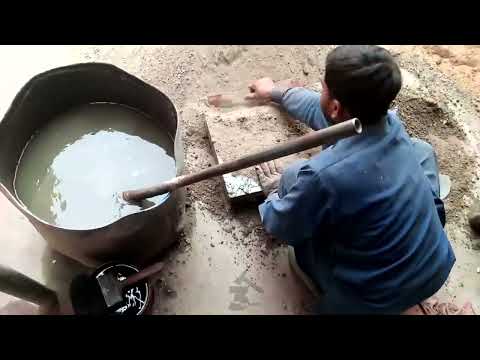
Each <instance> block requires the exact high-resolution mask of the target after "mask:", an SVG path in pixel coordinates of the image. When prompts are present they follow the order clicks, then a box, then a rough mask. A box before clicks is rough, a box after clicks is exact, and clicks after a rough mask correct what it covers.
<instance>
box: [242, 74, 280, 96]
mask: <svg viewBox="0 0 480 360" xmlns="http://www.w3.org/2000/svg"><path fill="white" fill-rule="evenodd" d="M274 86H275V84H274V82H273V80H272V79H270V78H267V77H265V78H262V79H259V80H257V81H255V82H254V83H253V84H251V85H250V86H249V87H248V88H249V89H250V92H251V94H250V95H247V96H246V97H245V98H246V99H247V100H259V101H271V100H272V90H273V87H274Z"/></svg>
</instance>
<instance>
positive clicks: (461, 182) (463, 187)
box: [395, 92, 475, 223]
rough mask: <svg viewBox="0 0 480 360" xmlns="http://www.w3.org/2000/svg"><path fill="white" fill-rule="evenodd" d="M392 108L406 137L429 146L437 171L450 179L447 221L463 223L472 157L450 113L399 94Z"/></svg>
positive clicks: (426, 100)
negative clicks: (432, 152) (436, 164)
mask: <svg viewBox="0 0 480 360" xmlns="http://www.w3.org/2000/svg"><path fill="white" fill-rule="evenodd" d="M395 106H397V107H398V112H399V115H400V117H401V119H402V120H403V121H404V123H405V127H406V129H407V132H408V133H409V134H410V136H412V137H417V138H420V139H422V140H425V141H427V142H428V143H430V144H432V145H433V147H434V149H435V151H436V154H437V158H438V163H439V168H440V172H441V173H443V174H446V175H449V176H450V178H451V180H452V189H451V192H450V195H449V196H448V198H447V199H446V201H445V205H446V211H447V217H448V221H454V222H456V223H463V222H465V216H464V210H465V208H466V201H465V197H466V196H469V195H470V193H471V191H472V187H473V184H474V180H475V173H474V168H475V158H474V157H473V155H472V153H471V151H470V150H469V149H468V148H467V147H466V146H465V145H464V141H465V132H464V131H463V130H462V128H461V127H460V126H459V124H458V123H457V121H456V119H455V118H454V114H453V113H452V112H450V111H448V110H447V109H446V106H445V105H443V104H441V103H439V102H436V101H435V100H434V99H432V98H428V97H421V96H419V95H418V94H415V93H414V92H402V93H401V94H399V96H398V98H397V99H396V101H395Z"/></svg>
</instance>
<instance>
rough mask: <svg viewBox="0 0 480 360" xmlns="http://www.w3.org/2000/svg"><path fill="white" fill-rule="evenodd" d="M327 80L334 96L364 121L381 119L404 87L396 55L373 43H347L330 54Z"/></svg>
mask: <svg viewBox="0 0 480 360" xmlns="http://www.w3.org/2000/svg"><path fill="white" fill-rule="evenodd" d="M325 82H326V84H327V86H328V89H329V91H330V94H331V96H332V97H333V98H334V99H337V100H338V101H339V102H340V103H341V104H342V106H344V107H345V108H346V109H347V110H348V112H349V113H350V114H351V115H352V116H353V117H358V118H359V119H360V121H362V122H363V123H364V124H368V123H374V122H377V121H379V120H380V119H381V118H382V117H383V116H384V115H385V114H386V113H387V110H388V108H389V107H390V104H391V103H392V101H393V100H394V99H395V97H396V96H397V94H398V92H399V91H400V88H401V87H402V76H401V73H400V69H399V67H398V65H397V63H396V62H395V60H394V59H393V56H392V55H391V54H390V53H389V52H388V51H387V50H385V49H383V48H381V47H379V46H373V45H343V46H339V47H337V48H335V49H334V50H333V51H331V52H330V53H329V54H328V56H327V63H326V69H325Z"/></svg>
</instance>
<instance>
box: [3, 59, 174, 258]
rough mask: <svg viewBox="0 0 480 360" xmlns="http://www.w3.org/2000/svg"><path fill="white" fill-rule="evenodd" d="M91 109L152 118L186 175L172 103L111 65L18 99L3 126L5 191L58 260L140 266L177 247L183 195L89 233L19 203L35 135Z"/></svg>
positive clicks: (75, 70) (37, 83)
mask: <svg viewBox="0 0 480 360" xmlns="http://www.w3.org/2000/svg"><path fill="white" fill-rule="evenodd" d="M92 102H112V103H118V104H123V105H127V106H130V107H132V108H135V109H138V110H140V111H142V112H144V113H145V114H147V115H149V117H150V118H151V119H152V121H155V122H156V123H157V125H158V126H159V127H162V128H163V129H164V130H165V131H166V132H168V133H169V134H170V135H171V136H172V138H174V139H175V159H176V164H177V174H181V173H182V170H183V146H182V143H181V136H180V131H179V129H178V127H179V121H178V118H177V111H176V110H175V107H174V105H173V104H172V102H171V101H170V100H169V99H168V98H167V97H166V96H165V95H164V94H163V93H161V92H160V91H159V90H157V89H156V88H154V87H153V86H151V85H149V84H147V83H145V82H143V81H141V80H140V79H138V78H136V77H134V76H132V75H130V74H128V73H127V72H125V71H123V70H121V69H119V68H117V67H115V66H113V65H110V64H103V63H86V64H76V65H71V66H66V67H61V68H57V69H53V70H50V71H47V72H45V73H42V74H39V75H37V76H35V77H34V78H33V79H31V80H30V81H29V82H28V83H27V84H26V85H25V86H24V87H23V88H22V89H21V91H20V92H19V93H18V94H17V96H16V97H15V99H14V101H13V103H12V105H11V107H10V109H9V110H8V112H7V113H6V115H5V117H4V118H3V120H2V121H1V122H0V191H1V192H2V193H3V194H4V195H5V196H6V197H7V198H8V199H9V200H10V201H11V202H12V203H13V204H14V205H15V206H16V207H17V209H19V210H20V211H21V212H22V213H23V214H24V215H25V216H26V217H27V218H28V219H29V220H30V222H31V223H32V224H33V226H34V227H35V228H36V229H37V230H38V231H39V232H40V234H41V235H42V236H43V238H44V239H45V240H46V241H47V243H48V244H49V245H50V246H51V247H52V248H53V249H55V250H57V251H59V252H60V253H62V254H64V255H66V256H69V257H71V258H73V259H75V260H77V261H80V262H81V263H83V264H85V265H87V266H98V265H100V264H102V263H105V262H108V261H122V262H127V263H133V264H139V265H141V264H144V263H146V262H148V261H149V260H150V259H151V258H153V257H155V256H156V255H158V254H159V253H160V252H161V251H162V250H163V249H165V248H167V247H168V246H169V245H171V244H172V243H173V242H174V241H175V240H176V230H177V224H178V222H179V216H180V212H179V209H181V208H182V206H181V203H182V202H183V193H182V192H181V191H176V192H173V193H171V194H170V196H169V198H168V199H166V200H165V202H163V203H161V204H158V205H155V206H153V207H152V208H149V209H147V210H143V211H141V212H139V213H135V214H131V215H128V216H125V217H123V218H121V219H119V220H117V221H115V222H113V223H111V224H108V225H106V226H104V227H100V228H96V229H86V230H70V229H65V228H61V227H59V226H55V225H52V224H49V223H47V222H45V221H43V220H42V219H39V218H38V217H36V216H35V215H33V214H32V213H31V212H30V211H29V210H28V209H27V208H26V207H24V205H23V204H22V203H21V202H19V201H18V200H17V198H16V196H15V191H14V184H13V182H14V175H15V169H16V166H17V162H18V160H19V158H20V156H21V153H22V150H23V149H24V147H25V145H26V144H27V142H28V140H29V139H30V138H31V136H32V135H33V134H34V132H35V131H36V130H37V129H38V128H40V127H42V126H43V125H44V124H45V123H46V122H48V121H49V120H50V119H52V118H53V117H55V116H56V115H57V114H59V113H62V112H64V111H66V110H68V109H70V108H71V107H74V106H78V105H81V104H86V103H92ZM79 191H81V189H79ZM92 206H94V205H93V204H92Z"/></svg>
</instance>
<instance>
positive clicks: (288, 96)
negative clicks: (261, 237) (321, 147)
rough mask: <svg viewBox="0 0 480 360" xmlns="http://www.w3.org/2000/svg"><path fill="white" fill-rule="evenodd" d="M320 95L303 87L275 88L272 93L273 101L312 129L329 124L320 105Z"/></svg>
mask: <svg viewBox="0 0 480 360" xmlns="http://www.w3.org/2000/svg"><path fill="white" fill-rule="evenodd" d="M320 96H321V95H320V94H319V93H318V92H315V91H312V90H307V89H304V88H291V89H287V88H276V89H274V91H273V93H272V99H273V101H274V102H276V103H278V104H280V105H281V106H282V107H283V108H284V109H285V110H286V111H287V112H288V113H289V115H290V116H292V117H293V118H295V119H297V120H299V121H301V122H303V123H305V124H306V125H308V126H309V127H311V128H312V129H314V130H319V129H323V128H326V127H328V126H329V124H328V121H327V119H326V118H325V115H324V114H323V112H322V108H321V106H320Z"/></svg>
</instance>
